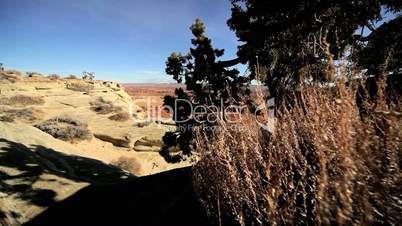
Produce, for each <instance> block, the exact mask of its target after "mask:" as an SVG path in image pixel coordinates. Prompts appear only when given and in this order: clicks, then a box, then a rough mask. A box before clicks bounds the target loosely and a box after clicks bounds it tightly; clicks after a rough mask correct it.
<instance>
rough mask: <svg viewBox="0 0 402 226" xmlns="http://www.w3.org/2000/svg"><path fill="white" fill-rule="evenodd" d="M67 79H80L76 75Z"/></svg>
mask: <svg viewBox="0 0 402 226" xmlns="http://www.w3.org/2000/svg"><path fill="white" fill-rule="evenodd" d="M66 79H78V77H77V76H76V75H69V76H67V77H66Z"/></svg>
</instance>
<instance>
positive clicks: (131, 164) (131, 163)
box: [111, 156, 142, 175]
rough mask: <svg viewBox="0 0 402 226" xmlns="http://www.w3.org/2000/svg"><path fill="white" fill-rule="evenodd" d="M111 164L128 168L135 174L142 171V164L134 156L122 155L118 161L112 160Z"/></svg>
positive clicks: (127, 169)
mask: <svg viewBox="0 0 402 226" xmlns="http://www.w3.org/2000/svg"><path fill="white" fill-rule="evenodd" d="M111 164H112V165H115V166H117V167H119V168H120V169H123V170H126V171H128V172H130V173H132V174H134V175H139V174H141V173H142V168H141V164H140V163H139V162H138V160H137V159H136V158H134V157H124V156H122V157H120V158H119V159H117V160H116V161H112V162H111Z"/></svg>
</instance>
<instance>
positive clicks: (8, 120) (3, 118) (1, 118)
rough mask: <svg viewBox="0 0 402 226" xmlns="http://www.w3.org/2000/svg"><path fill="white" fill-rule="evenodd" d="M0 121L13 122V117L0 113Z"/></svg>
mask: <svg viewBox="0 0 402 226" xmlns="http://www.w3.org/2000/svg"><path fill="white" fill-rule="evenodd" d="M0 121H1V122H14V117H12V116H10V115H1V116H0Z"/></svg>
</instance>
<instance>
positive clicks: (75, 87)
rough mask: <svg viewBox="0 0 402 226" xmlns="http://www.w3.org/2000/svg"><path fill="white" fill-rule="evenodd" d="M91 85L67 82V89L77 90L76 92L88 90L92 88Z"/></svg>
mask: <svg viewBox="0 0 402 226" xmlns="http://www.w3.org/2000/svg"><path fill="white" fill-rule="evenodd" d="M93 88H94V87H93V85H91V84H86V83H78V82H76V83H70V84H67V89H69V90H73V91H77V92H86V93H87V92H89V91H91V90H92V89H93Z"/></svg>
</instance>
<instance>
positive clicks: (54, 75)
mask: <svg viewBox="0 0 402 226" xmlns="http://www.w3.org/2000/svg"><path fill="white" fill-rule="evenodd" d="M47 77H48V78H49V79H50V80H58V79H60V75H58V74H51V75H49V76H47Z"/></svg>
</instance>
